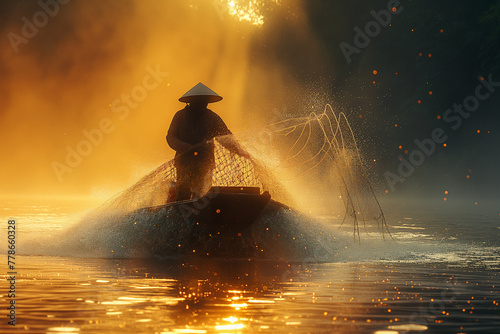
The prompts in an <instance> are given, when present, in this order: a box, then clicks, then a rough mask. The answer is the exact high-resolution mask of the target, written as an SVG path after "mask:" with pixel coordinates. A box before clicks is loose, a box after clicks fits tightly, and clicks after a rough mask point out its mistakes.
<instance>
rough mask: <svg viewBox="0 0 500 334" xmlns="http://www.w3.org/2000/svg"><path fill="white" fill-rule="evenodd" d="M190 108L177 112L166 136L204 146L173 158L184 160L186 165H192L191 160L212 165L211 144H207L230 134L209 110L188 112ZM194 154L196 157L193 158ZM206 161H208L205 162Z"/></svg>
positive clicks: (178, 153)
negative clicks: (218, 137)
mask: <svg viewBox="0 0 500 334" xmlns="http://www.w3.org/2000/svg"><path fill="white" fill-rule="evenodd" d="M190 108H191V107H190V106H186V107H185V108H184V109H182V110H179V111H178V112H177V113H176V114H175V116H174V118H173V119H172V123H171V124H170V128H169V129H168V136H172V135H173V136H175V137H176V138H177V139H179V140H181V141H183V142H185V143H188V144H191V145H197V144H200V143H204V142H206V144H203V145H199V146H196V147H194V148H193V149H192V150H190V151H189V152H177V153H176V155H175V157H176V159H177V160H179V157H180V156H181V154H182V156H183V157H184V159H183V158H181V159H182V160H185V159H187V160H186V163H193V162H194V161H193V160H198V161H200V163H201V162H202V161H205V162H210V163H213V159H214V158H213V152H214V149H213V143H212V142H209V141H210V140H211V139H213V138H215V137H217V136H224V135H228V134H231V131H229V129H228V128H227V126H226V124H225V123H224V121H223V120H222V118H220V116H219V115H217V114H216V113H214V112H213V111H212V110H210V109H206V108H205V109H202V110H190ZM194 152H196V157H197V158H195V156H193V155H194ZM207 159H208V161H207Z"/></svg>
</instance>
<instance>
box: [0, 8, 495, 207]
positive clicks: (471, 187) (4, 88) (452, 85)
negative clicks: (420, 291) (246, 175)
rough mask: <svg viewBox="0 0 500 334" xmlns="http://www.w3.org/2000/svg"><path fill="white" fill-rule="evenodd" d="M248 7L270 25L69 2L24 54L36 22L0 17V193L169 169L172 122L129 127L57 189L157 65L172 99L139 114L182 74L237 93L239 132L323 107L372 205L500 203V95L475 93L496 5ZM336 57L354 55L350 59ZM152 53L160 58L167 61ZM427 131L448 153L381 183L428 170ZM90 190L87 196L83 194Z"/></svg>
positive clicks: (207, 14) (12, 13) (485, 68)
mask: <svg viewBox="0 0 500 334" xmlns="http://www.w3.org/2000/svg"><path fill="white" fill-rule="evenodd" d="M242 2H244V1H242ZM257 2H259V3H261V7H260V14H262V16H263V17H264V19H265V23H264V24H263V25H262V26H261V27H258V28H250V24H246V25H245V24H244V23H241V22H236V21H234V20H232V18H231V17H230V16H229V15H228V14H227V12H223V13H218V12H217V11H216V10H215V9H214V6H213V1H212V0H192V1H163V2H162V1H141V2H139V1H122V0H119V1H118V0H108V1H92V0H91V1H83V0H72V1H70V2H68V3H67V4H64V5H59V6H58V12H57V14H54V17H50V18H49V20H48V22H47V23H46V24H43V27H42V28H41V29H39V30H40V31H39V32H38V33H37V34H36V36H33V37H32V38H28V43H21V44H19V45H18V46H17V47H18V52H15V49H16V47H14V46H13V45H12V35H11V38H10V39H9V33H12V32H14V33H16V34H17V35H18V36H20V35H22V30H21V29H22V26H23V24H24V21H22V18H23V17H25V18H28V20H29V21H30V22H32V21H33V19H34V15H36V13H37V12H38V11H40V10H41V8H40V5H39V4H38V2H37V1H28V0H26V1H3V2H1V4H0V7H1V8H0V33H1V35H2V36H3V37H2V39H1V44H0V46H1V50H2V51H1V54H0V56H1V57H2V62H1V63H0V77H1V79H0V87H1V89H0V99H1V104H2V111H1V112H0V121H1V125H0V126H1V128H0V130H1V131H2V134H1V135H0V139H1V141H2V144H1V147H2V151H3V152H5V153H4V155H5V157H4V161H10V163H9V165H8V166H7V165H4V166H3V167H2V170H1V172H2V181H3V182H2V183H3V184H4V185H5V187H6V189H2V192H7V193H8V192H9V191H11V190H9V189H12V188H18V189H19V191H20V192H29V191H31V190H32V187H35V186H36V185H39V186H40V187H42V188H44V187H45V188H47V189H48V188H50V187H51V189H52V188H53V189H56V190H55V191H70V190H71V189H76V188H77V186H78V187H79V188H78V189H82V190H81V191H82V192H83V193H88V192H90V190H91V188H92V187H94V188H95V187H97V188H98V187H99V185H98V184H99V183H106V182H108V181H109V180H111V181H109V182H111V183H113V182H115V183H116V182H118V183H120V184H123V183H125V182H127V181H128V180H130V178H131V177H132V176H131V175H130V172H125V167H124V166H127V164H132V165H133V164H134V163H136V164H137V166H135V167H134V166H132V168H136V169H137V170H139V171H138V172H137V173H139V174H141V173H142V172H143V171H144V170H146V169H141V168H140V166H144V165H147V166H148V168H149V169H150V167H151V166H154V165H157V164H159V163H160V162H161V161H164V159H165V157H166V156H167V155H166V154H163V153H162V154H163V155H161V154H160V155H158V152H160V151H161V150H163V149H164V148H163V146H161V145H164V143H163V142H162V140H163V133H162V131H164V129H165V128H166V126H167V125H168V121H169V119H170V117H171V115H170V114H169V115H168V117H167V116H165V117H164V118H161V119H160V120H159V122H160V123H161V122H163V123H161V124H160V125H158V127H157V128H156V125H153V126H152V127H153V129H150V130H145V129H147V127H148V126H150V125H146V123H144V125H141V124H142V123H141V122H143V119H144V117H143V118H141V117H140V116H139V115H140V114H135V115H134V116H131V118H129V119H127V122H129V123H130V124H129V123H127V125H123V126H122V128H119V129H118V130H116V131H115V132H113V133H112V134H111V135H110V136H111V137H110V138H112V139H111V140H110V141H108V142H106V143H104V144H103V146H102V148H99V149H100V150H101V151H102V153H101V151H98V150H97V149H96V152H98V153H95V154H94V155H93V156H92V162H89V163H88V164H87V163H86V162H85V163H82V167H81V168H80V167H79V169H78V170H75V171H74V172H72V173H71V174H69V173H68V175H67V178H66V179H65V182H64V183H63V184H62V185H61V184H58V182H56V181H57V180H56V178H55V177H54V173H53V171H52V168H51V167H50V166H51V165H50V163H51V162H52V161H61V160H62V159H64V154H65V151H64V147H65V145H75V143H76V142H77V141H78V136H81V129H82V128H89V127H91V126H95V124H96V123H98V121H99V120H100V119H101V118H102V117H105V115H106V113H109V110H107V109H106V108H107V104H109V103H110V102H111V101H112V100H113V98H114V97H116V96H119V94H120V93H121V92H123V91H124V90H125V91H126V90H127V89H128V90H130V88H131V87H133V84H134V83H136V82H138V81H139V82H140V80H141V78H142V76H143V75H144V74H143V72H144V68H145V67H146V66H147V65H151V64H152V65H154V64H157V63H159V64H161V65H162V66H163V68H166V69H168V71H169V72H170V73H171V77H170V78H169V80H170V81H169V85H170V84H171V85H170V86H168V87H169V88H168V89H170V90H171V91H170V92H168V90H167V87H164V88H165V91H166V92H168V93H166V94H164V93H161V94H160V93H159V92H153V93H151V94H152V97H151V98H150V99H149V98H148V101H153V102H151V105H154V106H155V107H156V108H157V109H158V108H159V107H157V106H161V105H162V104H164V103H166V102H165V101H170V100H172V101H174V100H175V99H176V98H177V95H178V94H179V93H182V92H183V91H184V90H185V88H186V87H187V88H189V84H188V82H193V81H194V80H195V79H192V78H185V77H186V75H185V74H186V73H189V74H190V76H191V77H193V78H194V77H195V76H196V75H195V74H196V71H198V72H199V73H200V77H203V78H208V79H207V80H208V81H212V82H214V83H217V84H218V85H219V87H222V89H224V85H225V84H227V85H228V87H231V86H232V87H238V88H239V90H237V91H234V94H233V95H235V96H236V95H237V96H238V101H236V102H234V105H238V106H240V108H241V109H244V110H245V112H246V114H245V113H242V115H241V116H234V115H233V114H231V113H228V114H227V115H225V114H224V110H222V114H223V116H225V119H228V118H229V121H228V122H229V123H230V124H233V127H234V128H236V129H237V130H239V131H244V130H245V125H248V124H253V123H254V122H255V123H258V122H257V121H256V120H254V118H255V117H256V116H255V115H257V116H259V117H258V118H259V120H260V121H262V117H265V113H254V114H252V113H251V112H248V111H251V110H255V109H258V108H260V107H261V106H262V105H263V104H265V105H266V106H267V107H268V108H273V109H276V110H279V111H280V112H282V113H283V114H284V115H285V114H286V115H290V114H291V115H297V116H298V115H301V116H302V115H305V114H307V113H308V112H309V111H310V110H307V108H308V107H310V104H311V103H310V101H317V103H318V104H321V103H325V102H329V103H332V104H333V105H334V106H335V108H336V109H337V110H338V111H343V112H345V113H346V114H347V115H348V118H349V120H350V122H351V125H352V127H353V129H354V131H355V133H356V135H357V136H358V139H359V143H360V148H361V151H362V153H363V157H364V158H365V161H366V164H367V167H368V168H369V170H370V173H371V175H372V179H373V181H374V183H375V185H376V188H377V192H378V193H379V194H382V195H384V192H385V190H389V194H387V195H386V196H394V197H397V196H402V195H405V196H411V195H419V196H431V197H436V198H442V197H443V194H444V191H448V192H449V193H450V196H449V197H450V199H452V198H453V196H456V197H464V198H472V199H474V198H478V199H479V198H481V199H494V200H498V199H499V195H500V192H499V190H498V189H499V186H500V176H499V173H498V172H497V171H498V166H499V165H500V158H499V154H498V153H499V150H498V144H500V132H499V131H500V128H499V124H500V122H499V121H500V116H499V108H498V106H499V102H500V87H495V86H493V87H491V86H490V89H491V90H492V91H488V88H487V87H486V86H484V81H486V82H489V81H491V80H492V81H493V82H500V61H499V60H500V59H499V55H500V46H499V41H500V1H489V0H485V1H480V2H477V1H472V0H470V1H465V0H459V1H451V0H445V1H430V0H421V1H415V0H414V1H409V0H407V1H401V3H400V4H399V5H398V4H392V5H391V3H393V2H392V1H378V0H377V1H373V0H360V1H347V0H345V1H340V0H337V1H333V0H331V1H325V0H307V1H306V0H303V1H281V2H282V4H281V5H280V6H277V5H275V4H274V2H273V1H257ZM48 3H53V2H51V1H48ZM388 5H389V6H388ZM160 6H164V8H162V7H160ZM391 6H392V7H395V8H394V9H393V8H392V7H391ZM159 8H160V10H159ZM163 9H164V10H163ZM372 11H374V13H375V16H377V17H378V20H379V21H377V20H376V18H375V16H374V14H372V13H371V12H372ZM221 15H222V16H221ZM39 19H43V17H40V18H39ZM189 29H191V30H189ZM366 29H368V33H367V30H366ZM370 29H371V30H370ZM360 31H361V34H362V35H360V33H359V32H360ZM367 34H368V35H369V36H368V35H367ZM242 40H244V41H245V44H242V42H241V41H242ZM342 47H343V48H344V50H351V51H352V50H355V51H352V52H351V53H350V55H349V57H346V56H345V54H344V53H343V51H342ZM154 48H164V49H161V50H162V57H163V58H161V57H160V56H159V54H160V52H158V53H156V52H155V51H154V50H158V49H154ZM346 48H349V49H346ZM152 50H153V51H152ZM347 58H350V59H347ZM232 62H234V64H233V63H232ZM200 64H201V65H200ZM202 65H203V67H202ZM231 66H235V67H234V68H236V66H238V68H239V69H238V71H240V72H241V73H239V72H238V71H236V72H237V73H236V72H234V68H231ZM242 68H243V69H242ZM278 69H279V70H278ZM141 71H142V72H141ZM124 73H130V75H129V76H126V75H125V74H124ZM266 73H267V74H266ZM266 75H267V77H266ZM479 77H483V78H484V79H485V80H483V83H481V81H480V80H479V79H478V78H479ZM490 78H491V79H490ZM188 79H189V80H188ZM182 80H186V82H184V81H182ZM230 80H231V81H230ZM235 80H236V81H237V84H235V83H234V82H235ZM198 81H199V80H198ZM181 82H182V84H181ZM261 82H264V83H263V84H256V83H261ZM481 84H482V85H483V88H481V89H480V93H482V95H481V96H484V94H486V93H488V96H487V97H485V98H483V99H482V100H480V101H479V100H478V99H476V100H475V97H474V96H475V94H476V87H477V86H478V85H481ZM299 86H300V87H302V88H301V89H298V88H297V87H299ZM493 90H494V91H493ZM162 92H163V91H162ZM153 94H154V96H153ZM176 94H177V95H176ZM465 100H467V101H468V102H469V103H472V107H470V108H472V109H474V111H472V112H470V115H468V116H467V118H464V116H460V117H461V123H460V124H459V125H458V123H457V122H458V121H457V117H458V116H457V115H458V114H457V113H455V112H453V111H451V112H449V113H447V110H448V109H450V108H451V109H453V105H454V104H463V103H464V101H465ZM28 101H30V103H28ZM226 101H228V103H231V102H230V101H231V100H230V99H227V100H226ZM475 101H479V103H478V105H477V106H475V105H474V103H475ZM87 102H88V103H87ZM148 103H149V102H148ZM177 107H178V106H172V107H171V108H172V112H173V111H175V109H174V108H177ZM144 108H146V107H144ZM169 108H170V106H169ZM38 109H40V110H38ZM42 109H43V110H45V109H47V110H49V109H50V111H48V112H47V113H45V112H41V110H42ZM138 110H140V111H141V112H143V111H142V110H143V109H142V107H139V108H138ZM148 110H149V109H148ZM144 114H145V115H148V117H151V115H153V114H149V113H148V112H146V111H144ZM231 117H233V118H231ZM452 117H454V118H452ZM447 120H448V121H447ZM134 122H135V123H134ZM155 122H156V121H155ZM155 122H153V123H155ZM156 123H158V122H156ZM120 124H121V123H120ZM123 124H125V123H123ZM149 124H151V121H150V123H149ZM396 124H397V126H396ZM35 125H36V126H35ZM452 125H453V126H454V127H455V128H456V129H454V128H453V127H452ZM134 126H138V127H141V126H142V128H141V130H142V131H134ZM434 129H442V132H443V134H444V135H446V136H447V138H446V140H445V141H444V142H440V143H435V146H436V147H435V149H433V150H432V154H430V155H429V156H427V155H425V156H423V162H422V163H421V165H420V166H419V167H418V168H416V169H415V170H414V171H410V172H408V173H407V174H406V175H407V177H405V182H404V183H401V182H398V183H394V184H393V187H391V186H390V185H389V184H388V182H387V177H388V175H390V177H391V180H392V182H394V180H395V179H394V177H398V174H399V173H398V168H399V166H400V164H401V161H400V157H401V158H402V159H403V160H408V161H409V160H410V156H411V157H412V159H413V161H414V162H415V161H417V160H418V158H419V157H420V158H422V154H420V153H418V152H416V151H418V150H420V151H421V149H418V147H417V144H416V143H415V140H419V141H424V142H426V140H430V139H431V138H432V132H433V130H434ZM148 131H151V137H147V138H145V139H144V138H143V139H141V137H140V134H141V132H148ZM67 133H72V134H73V136H72V137H71V138H72V140H69V139H67V138H69V137H65V136H66V134H67ZM123 138H127V139H126V140H125V143H126V145H129V146H128V148H127V150H125V149H123V151H124V153H123V154H122V153H120V152H117V149H116V145H117V143H124V139H123ZM154 138H159V141H160V142H161V144H154V145H153V146H154V148H151V146H152V145H151V144H146V142H149V143H151V142H153V141H154V140H155V139H154ZM139 142H140V143H144V144H138V143H139ZM113 143H115V144H116V145H115V146H113ZM444 143H445V144H446V147H443V144H444ZM108 146H109V147H108ZM400 146H401V149H400V148H399V147H400ZM431 146H432V145H431ZM113 147H114V148H113ZM130 147H131V149H129V148H130ZM105 152H113V154H114V155H113V157H114V159H113V162H114V163H115V164H116V165H113V168H116V171H120V172H119V173H118V172H117V174H120V175H122V174H123V175H124V174H126V173H129V174H127V177H125V176H123V177H122V178H117V177H116V175H113V173H111V172H109V171H108V170H106V166H107V165H108V164H109V162H107V161H106V156H107V153H105ZM405 152H407V153H405ZM118 153H120V155H118ZM412 153H413V155H412ZM147 154H149V155H147ZM152 154H154V155H155V157H154V158H150V157H151V156H152ZM30 157H31V158H30ZM374 159H375V160H376V161H375V162H374V161H373V160H374ZM415 159H417V160H415ZM138 160H139V161H140V162H137V161H138ZM148 160H149V162H145V161H148ZM420 160H422V159H420ZM420 160H418V161H420ZM89 161H90V159H89ZM418 161H417V162H418ZM132 162H133V163H132ZM4 164H5V163H4ZM418 164H420V163H418ZM139 165H140V166H139ZM26 166H29V168H27V167H26ZM36 166H37V167H36ZM411 168H412V167H411ZM19 170H22V176H19V175H18V173H17V172H18V171H19ZM90 170H94V171H95V170H97V171H99V173H98V174H97V173H94V172H91V171H90ZM387 172H390V173H392V174H387ZM408 174H411V175H408ZM399 176H401V175H399ZM89 178H92V179H93V180H95V182H94V184H92V185H89V184H88V182H79V181H78V182H77V179H78V180H82V179H83V180H86V179H87V180H88V179H89ZM42 180H43V181H42ZM54 184H55V185H54ZM8 187H10V188H8ZM35 188H36V187H35ZM37 191H38V192H40V190H39V189H37Z"/></svg>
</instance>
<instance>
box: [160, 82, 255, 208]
mask: <svg viewBox="0 0 500 334" xmlns="http://www.w3.org/2000/svg"><path fill="white" fill-rule="evenodd" d="M220 100H222V97H221V96H220V95H219V94H217V93H216V92H214V91H213V90H211V89H210V88H208V87H207V86H205V85H204V84H202V83H201V82H200V83H198V84H197V85H196V86H194V87H193V88H191V89H190V90H189V91H187V93H186V94H184V95H183V96H182V97H181V98H180V99H179V101H180V102H185V103H187V104H186V106H185V107H184V109H182V110H179V111H178V112H177V113H176V114H175V115H174V118H173V119H172V123H171V124H170V128H169V129H168V133H167V143H168V145H169V146H170V147H171V148H172V149H174V150H175V151H176V154H175V159H174V165H175V168H176V170H177V182H176V185H175V188H176V191H175V200H177V201H181V200H187V199H191V198H197V197H200V196H201V195H202V193H203V192H202V191H206V190H208V189H207V188H209V187H210V185H211V178H212V170H213V169H214V168H215V158H214V141H213V139H214V138H215V137H218V136H225V135H230V134H231V131H230V130H229V129H228V127H227V126H226V124H225V123H224V121H223V120H222V118H220V116H219V115H217V114H216V113H214V112H213V111H212V110H210V109H208V108H207V106H208V104H209V103H214V102H218V101H220ZM231 146H232V148H233V149H231V147H228V148H229V149H230V150H231V151H236V152H235V153H238V154H240V155H244V156H247V157H248V154H247V153H246V152H244V151H243V150H241V148H240V147H239V146H238V145H231ZM207 185H208V187H207Z"/></svg>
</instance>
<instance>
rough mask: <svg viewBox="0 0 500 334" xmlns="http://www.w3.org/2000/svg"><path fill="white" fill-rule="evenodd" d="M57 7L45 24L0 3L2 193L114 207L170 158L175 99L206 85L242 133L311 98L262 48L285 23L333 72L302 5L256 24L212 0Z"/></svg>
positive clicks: (32, 5) (309, 60) (310, 62)
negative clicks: (3, 12) (106, 201)
mask: <svg viewBox="0 0 500 334" xmlns="http://www.w3.org/2000/svg"><path fill="white" fill-rule="evenodd" d="M47 3H51V4H52V2H50V1H49V2H47ZM54 3H55V4H56V5H53V6H52V7H50V6H49V10H51V11H52V14H54V13H55V12H57V13H55V14H54V15H53V17H52V16H50V15H46V17H48V19H47V23H46V24H45V25H42V24H40V23H44V22H43V20H42V21H40V18H43V15H42V14H39V12H40V11H43V10H44V9H43V8H41V6H40V5H39V4H38V3H37V2H35V1H23V2H19V3H16V4H9V5H3V6H5V7H9V8H8V10H9V17H8V20H6V21H4V23H3V26H2V27H1V32H2V35H4V36H7V37H9V34H10V37H9V38H4V39H3V41H2V43H3V47H2V49H1V51H0V52H1V57H2V65H1V72H2V74H4V75H3V78H2V80H1V81H0V84H1V87H2V89H1V91H2V95H3V98H2V102H1V103H2V108H1V114H0V115H1V116H0V117H1V128H2V131H1V134H0V136H1V138H0V142H1V144H0V145H1V147H2V153H3V156H4V159H5V160H6V161H8V163H4V164H2V165H1V167H0V175H1V178H2V180H1V184H2V189H1V192H2V193H9V194H10V195H13V194H16V193H17V194H23V195H29V194H59V195H61V194H63V195H79V196H88V195H92V196H103V197H107V196H109V195H112V194H113V193H115V192H116V191H118V190H120V189H122V188H124V187H126V186H128V185H130V184H131V183H133V182H134V181H135V180H137V179H138V178H139V177H140V176H142V175H143V174H144V173H145V172H147V171H150V170H151V169H152V168H154V167H156V166H157V165H159V164H161V163H163V162H165V161H166V160H168V159H169V158H171V156H172V155H173V153H174V152H173V151H172V150H171V149H170V148H169V147H168V145H167V143H166V141H165V133H166V130H167V129H168V126H169V123H170V121H171V119H172V117H173V115H174V113H175V112H176V111H177V110H179V109H181V108H183V104H182V103H180V102H178V101H177V99H178V98H179V97H180V96H181V95H182V94H183V93H184V92H185V91H187V90H188V89H189V88H191V87H192V86H194V85H195V84H196V83H198V82H200V81H201V82H203V83H205V84H206V85H208V86H209V87H211V88H212V89H214V90H215V91H216V92H218V93H219V94H220V95H222V96H223V97H224V100H223V101H222V102H220V103H218V104H215V105H211V107H212V110H214V111H215V112H217V113H218V114H219V115H220V116H221V117H222V118H223V119H224V120H225V122H226V123H227V124H228V126H229V128H230V129H231V130H232V131H233V132H235V133H237V132H246V131H251V130H255V129H257V128H258V127H259V126H260V125H262V124H266V123H267V122H269V121H270V120H272V117H274V118H275V119H274V120H276V118H279V117H281V115H282V114H284V113H285V111H284V110H283V109H286V108H283V107H282V106H283V105H284V104H285V101H288V100H289V99H290V97H292V96H293V97H294V101H297V100H301V99H303V98H304V96H307V95H308V91H307V89H304V88H303V87H302V84H301V83H300V82H298V80H297V79H294V77H293V76H291V75H289V73H288V71H289V70H288V69H287V68H286V67H285V66H284V65H283V64H282V61H281V59H280V58H278V57H276V54H275V51H274V50H275V48H274V47H273V48H271V47H268V48H267V49H266V46H265V44H263V43H261V39H262V38H264V39H268V40H271V41H272V39H277V38H279V36H272V35H273V31H276V26H273V25H276V24H278V23H277V22H279V20H278V18H280V17H281V18H282V17H286V20H285V22H286V24H285V25H284V26H283V24H281V25H282V26H283V28H282V29H286V32H287V34H288V36H289V37H292V38H290V41H293V42H288V43H292V45H289V46H285V49H287V48H294V49H296V48H297V47H300V49H301V54H300V55H298V56H297V57H296V59H297V60H296V63H297V65H302V66H303V67H304V68H305V69H307V70H308V69H309V68H311V67H314V66H318V65H317V64H318V61H319V63H320V64H322V63H326V61H325V59H324V58H322V55H321V51H320V50H319V48H318V46H317V43H315V41H314V38H313V37H312V35H311V34H310V33H309V32H308V31H309V30H308V25H307V19H306V18H305V16H304V15H302V14H301V13H302V9H301V6H300V4H299V2H296V1H291V2H289V3H288V4H287V5H286V6H284V5H280V4H277V3H275V2H274V1H269V2H268V3H266V4H263V5H261V6H262V9H261V12H262V14H255V13H253V14H254V15H256V16H258V17H261V18H258V20H260V21H262V22H257V23H256V22H253V21H252V17H250V20H248V19H241V17H238V15H236V14H235V15H231V12H230V9H231V7H224V4H223V3H220V4H216V2H212V1H181V0H176V1H106V2H99V1H76V0H74V1H70V2H68V3H67V4H60V3H58V2H54ZM242 10H245V7H244V6H243V7H242ZM270 10H272V11H273V17H274V19H275V21H273V20H272V18H269V19H268V18H267V17H264V16H263V15H264V14H265V12H266V11H270ZM45 12H46V13H47V11H45ZM37 13H38V14H37ZM292 13H293V15H292ZM48 14H51V13H50V11H49V12H48ZM40 15H41V16H40ZM25 19H27V20H28V21H29V22H30V23H31V24H32V25H33V26H32V27H31V28H33V27H34V31H33V29H31V30H30V27H29V26H28V27H24V25H26V24H27V23H26V20H25ZM34 19H35V20H36V19H38V20H39V21H36V23H37V24H38V25H41V26H40V27H38V26H36V25H34V23H33V22H34V21H33V20H34ZM28 25H29V24H28ZM23 29H24V30H23ZM36 30H38V31H36ZM27 32H30V33H32V35H33V36H32V37H31V38H25V37H26V36H25V35H26V33H27ZM35 32H36V33H35ZM12 33H13V34H16V35H17V36H19V37H21V38H23V39H24V38H25V39H24V40H23V42H19V39H17V37H16V38H13V36H14V35H12ZM23 33H24V35H23ZM13 41H14V42H13ZM26 41H27V42H26ZM255 44H259V45H261V48H262V49H261V50H258V51H256V47H254V46H255ZM262 45H264V46H262ZM289 57H290V56H289ZM291 57H295V56H294V55H291ZM273 110H274V111H273ZM271 116H272V117H271Z"/></svg>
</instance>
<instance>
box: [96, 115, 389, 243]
mask: <svg viewBox="0 0 500 334" xmlns="http://www.w3.org/2000/svg"><path fill="white" fill-rule="evenodd" d="M214 157H215V168H214V169H213V171H212V180H211V185H212V186H239V187H249V186H252V187H259V188H260V189H261V190H262V191H268V192H269V193H270V194H271V198H272V199H273V200H275V201H279V202H281V203H283V204H285V205H288V206H289V207H292V208H295V207H297V208H299V209H302V210H305V211H306V212H308V213H311V214H314V213H315V212H321V213H322V214H324V213H327V214H335V215H340V214H342V215H343V217H344V220H346V219H347V218H349V219H350V220H352V221H353V226H354V232H355V235H357V237H358V238H359V222H360V221H362V222H368V221H370V222H375V223H376V224H375V225H376V226H377V227H378V228H379V230H380V231H381V232H383V233H389V230H388V227H387V224H386V221H385V218H384V214H383V212H382V209H381V207H380V205H379V202H378V200H377V198H376V196H375V193H374V190H373V188H372V186H371V183H370V180H369V178H368V175H367V173H366V170H365V168H364V165H363V161H362V158H361V155H360V153H359V150H358V147H357V144H356V140H355V137H354V134H353V131H352V129H351V127H350V125H349V122H348V121H347V118H346V117H345V115H344V114H343V113H338V114H336V113H335V112H334V111H333V109H332V107H331V106H330V105H326V107H325V109H324V111H323V112H322V113H320V114H316V113H312V114H310V115H309V116H307V117H301V118H293V119H287V120H285V121H282V122H278V123H275V124H271V125H269V126H267V127H265V128H263V129H262V130H261V131H258V132H248V133H241V134H237V135H229V136H224V137H217V138H215V139H214ZM176 179H177V171H176V168H175V166H174V160H173V159H172V160H169V161H167V162H165V163H164V164H162V165H160V166H159V167H157V168H156V169H155V170H153V171H151V172H150V173H148V174H147V175H145V176H144V177H143V178H141V179H140V180H139V181H138V182H137V183H136V184H134V185H133V186H131V187H130V188H128V189H126V190H125V191H123V192H122V193H120V194H118V195H116V196H115V197H114V198H112V199H111V200H109V201H108V202H106V203H105V204H104V207H106V208H113V209H115V210H123V211H128V212H130V211H134V210H137V209H140V208H144V207H150V206H156V205H163V204H165V203H167V202H168V201H169V193H171V191H172V189H173V188H172V187H174V186H175V182H176ZM339 201H340V203H342V205H341V207H340V206H339V205H338V203H339Z"/></svg>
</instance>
